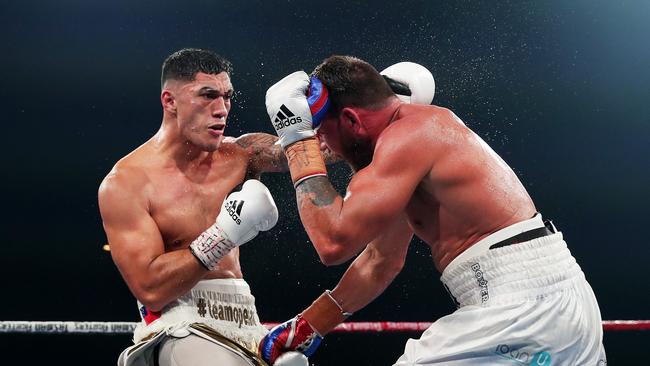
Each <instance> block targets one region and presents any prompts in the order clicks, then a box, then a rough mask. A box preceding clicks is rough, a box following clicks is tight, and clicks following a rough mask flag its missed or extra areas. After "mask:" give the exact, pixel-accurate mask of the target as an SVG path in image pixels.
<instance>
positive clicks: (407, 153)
mask: <svg viewBox="0 0 650 366" xmlns="http://www.w3.org/2000/svg"><path fill="white" fill-rule="evenodd" d="M412 150H414V148H413V147H412V146H407V145H406V144H402V146H398V147H391V148H389V149H385V150H381V149H378V150H377V151H376V152H375V156H374V158H373V161H372V163H371V164H370V165H369V166H368V167H366V168H365V169H362V170H361V171H359V172H358V173H357V174H355V176H354V177H353V178H352V180H351V181H350V185H349V186H348V191H347V193H346V196H345V198H344V200H343V204H342V208H341V213H340V219H339V221H340V222H342V223H343V222H345V223H349V224H350V226H348V230H350V233H349V235H350V236H354V237H358V238H359V239H358V240H365V241H366V242H370V241H371V240H374V239H375V238H376V237H377V236H378V235H379V233H381V232H382V230H383V229H384V228H386V227H387V226H388V225H390V224H391V222H393V221H394V220H395V219H396V218H397V217H398V216H399V215H401V214H403V213H404V210H405V209H406V205H407V204H408V203H409V201H410V200H411V197H412V195H413V193H414V191H415V189H416V188H417V186H418V184H419V183H420V181H421V180H422V179H423V177H424V176H425V175H426V174H427V172H428V171H429V169H430V167H429V166H428V165H427V163H426V162H425V161H424V160H423V159H419V158H418V157H417V155H415V154H417V152H416V151H412ZM420 154H421V152H420Z"/></svg>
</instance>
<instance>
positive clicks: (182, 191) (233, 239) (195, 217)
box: [99, 49, 287, 366]
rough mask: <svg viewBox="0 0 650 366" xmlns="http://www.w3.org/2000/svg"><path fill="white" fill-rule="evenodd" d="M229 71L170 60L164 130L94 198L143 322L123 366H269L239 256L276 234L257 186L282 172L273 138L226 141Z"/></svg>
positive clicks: (269, 203)
mask: <svg viewBox="0 0 650 366" xmlns="http://www.w3.org/2000/svg"><path fill="white" fill-rule="evenodd" d="M231 70H232V67H231V65H230V62H228V61H227V60H226V59H225V58H223V57H221V56H219V55H217V54H215V53H213V52H211V51H207V50H201V49H183V50H180V51H178V52H175V53H173V54H172V55H170V56H169V57H168V58H167V59H166V60H165V62H164V64H163V68H162V76H161V83H162V85H161V89H162V91H161V95H160V100H161V103H162V107H163V118H162V124H161V126H160V129H159V130H158V132H157V133H156V134H155V135H154V136H153V137H152V138H151V139H149V140H148V141H147V142H145V143H144V144H143V145H142V146H140V147H138V148H136V149H135V150H134V151H132V152H131V153H129V154H128V155H126V156H125V157H124V158H122V159H121V160H120V161H118V162H117V164H115V167H114V168H113V169H112V170H111V172H110V173H109V174H108V175H107V176H106V178H105V179H104V181H103V182H102V184H101V186H100V188H99V207H100V211H101V215H102V219H103V224H104V228H105V230H106V234H107V237H108V241H109V243H110V248H111V255H112V257H113V260H114V262H115V264H116V265H117V267H118V269H119V270H120V273H121V274H122V277H123V278H124V280H125V281H126V283H127V285H128V287H129V289H130V290H131V292H132V293H133V295H134V296H135V297H136V299H137V300H138V303H139V304H138V306H139V310H140V312H141V315H142V322H141V324H140V325H139V326H138V327H137V329H136V331H135V333H134V341H135V342H136V345H135V346H133V347H130V348H128V349H127V350H125V351H124V352H123V353H122V355H121V357H120V360H119V362H118V363H119V364H120V365H149V364H153V363H156V364H157V365H161V366H164V365H172V364H173V365H192V366H197V365H214V364H224V365H225V364H227V365H263V364H264V362H263V361H261V360H259V359H258V358H257V355H256V351H257V345H258V343H259V341H260V339H261V338H262V336H264V334H266V328H264V327H263V326H262V325H261V324H260V322H259V319H258V316H257V311H256V309H255V298H254V297H253V296H252V295H251V294H250V289H249V287H248V284H247V283H246V282H245V281H244V280H243V279H242V272H241V269H240V264H239V248H238V247H239V245H241V244H244V243H245V242H247V241H249V240H251V239H253V238H254V237H255V236H256V235H257V233H258V232H259V231H264V230H269V229H271V228H272V227H273V226H274V225H275V223H276V221H277V218H278V216H277V215H278V213H277V209H276V208H275V204H274V202H273V199H272V197H271V195H270V193H269V192H268V190H267V189H266V187H264V185H263V184H262V183H261V182H259V181H257V180H255V179H256V178H259V176H260V174H261V173H263V172H278V171H286V169H287V163H286V159H285V157H284V154H283V152H282V150H281V149H280V147H279V145H276V144H275V142H276V141H277V137H275V136H272V135H268V134H263V133H251V134H246V135H242V136H240V137H238V138H232V137H225V129H226V119H227V117H228V114H229V112H230V107H231V101H232V97H233V86H232V84H231V82H230V73H231ZM242 183H243V186H242V187H241V190H239V191H237V192H234V193H231V192H233V190H235V189H236V188H237V187H238V186H240V185H241V184H242Z"/></svg>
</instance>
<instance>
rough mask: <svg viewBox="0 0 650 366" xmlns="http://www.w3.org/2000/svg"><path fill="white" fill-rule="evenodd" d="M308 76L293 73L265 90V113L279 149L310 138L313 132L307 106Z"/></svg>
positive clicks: (301, 72)
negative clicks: (277, 139)
mask: <svg viewBox="0 0 650 366" xmlns="http://www.w3.org/2000/svg"><path fill="white" fill-rule="evenodd" d="M307 88H309V76H307V74H306V73H305V72H304V71H296V72H294V73H293V74H290V75H288V76H286V77H285V78H284V79H282V80H280V81H278V82H277V83H275V84H274V85H273V86H271V87H270V88H269V90H267V91H266V111H267V113H268V114H269V117H270V118H271V123H272V124H273V128H275V131H276V132H277V134H278V137H279V138H280V139H279V142H280V145H282V147H287V146H289V145H290V144H292V143H294V142H296V141H299V140H304V139H307V138H310V137H312V136H314V135H315V134H316V133H315V132H314V129H313V126H312V117H311V110H310V109H309V104H308V103H307Z"/></svg>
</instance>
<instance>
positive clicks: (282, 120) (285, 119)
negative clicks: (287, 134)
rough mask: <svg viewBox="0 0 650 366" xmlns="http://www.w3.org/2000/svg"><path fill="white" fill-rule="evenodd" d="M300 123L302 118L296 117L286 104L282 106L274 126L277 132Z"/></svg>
mask: <svg viewBox="0 0 650 366" xmlns="http://www.w3.org/2000/svg"><path fill="white" fill-rule="evenodd" d="M300 122H302V118H300V117H296V115H295V114H293V112H291V111H290V110H289V108H287V106H285V105H284V104H283V105H281V106H280V110H279V111H278V113H277V114H276V115H275V120H273V124H274V126H275V129H276V130H279V129H282V128H284V127H287V126H290V125H295V124H296V123H300Z"/></svg>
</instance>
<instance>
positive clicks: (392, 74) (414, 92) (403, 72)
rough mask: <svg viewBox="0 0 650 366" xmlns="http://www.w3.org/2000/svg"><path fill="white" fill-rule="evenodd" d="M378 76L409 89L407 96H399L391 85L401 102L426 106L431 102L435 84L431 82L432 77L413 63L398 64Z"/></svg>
mask: <svg viewBox="0 0 650 366" xmlns="http://www.w3.org/2000/svg"><path fill="white" fill-rule="evenodd" d="M380 74H381V75H383V76H387V77H389V78H391V79H393V80H395V81H398V82H400V83H403V84H405V85H406V86H407V87H408V88H409V89H410V91H411V93H410V95H408V92H404V93H402V94H401V93H400V91H399V90H395V88H393V86H392V85H391V87H392V88H393V91H394V92H395V94H397V97H398V98H399V99H400V100H401V101H402V102H405V103H410V104H425V105H428V104H431V102H432V101H433V95H434V94H435V90H436V83H435V81H434V80H433V75H432V74H431V72H430V71H429V70H428V69H427V68H426V67H424V66H422V65H420V64H416V63H414V62H399V63H396V64H395V65H392V66H389V67H387V68H385V69H384V70H383V71H382V72H380Z"/></svg>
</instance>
